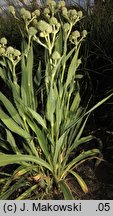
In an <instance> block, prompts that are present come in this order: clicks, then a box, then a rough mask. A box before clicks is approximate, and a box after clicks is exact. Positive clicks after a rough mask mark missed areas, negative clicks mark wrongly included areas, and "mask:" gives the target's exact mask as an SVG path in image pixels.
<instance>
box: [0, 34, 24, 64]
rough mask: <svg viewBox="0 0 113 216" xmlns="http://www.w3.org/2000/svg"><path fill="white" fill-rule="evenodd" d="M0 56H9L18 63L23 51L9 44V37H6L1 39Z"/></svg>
mask: <svg viewBox="0 0 113 216" xmlns="http://www.w3.org/2000/svg"><path fill="white" fill-rule="evenodd" d="M0 56H4V57H7V58H8V59H10V60H11V61H12V62H13V63H15V64H16V63H18V61H19V60H20V56H21V52H20V51H19V50H17V49H14V48H13V47H11V46H7V39H6V38H5V37H3V38H1V39H0Z"/></svg>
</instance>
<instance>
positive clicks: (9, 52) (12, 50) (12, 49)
mask: <svg viewBox="0 0 113 216" xmlns="http://www.w3.org/2000/svg"><path fill="white" fill-rule="evenodd" d="M7 54H14V48H13V47H12V46H9V47H8V48H7Z"/></svg>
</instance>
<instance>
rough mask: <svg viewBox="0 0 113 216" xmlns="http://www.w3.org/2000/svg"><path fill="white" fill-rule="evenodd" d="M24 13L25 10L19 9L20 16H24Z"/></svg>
mask: <svg viewBox="0 0 113 216" xmlns="http://www.w3.org/2000/svg"><path fill="white" fill-rule="evenodd" d="M25 12H26V9H25V8H21V10H20V14H21V15H22V16H23V15H24V14H25Z"/></svg>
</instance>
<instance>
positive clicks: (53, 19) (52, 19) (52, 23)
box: [50, 17, 58, 25]
mask: <svg viewBox="0 0 113 216" xmlns="http://www.w3.org/2000/svg"><path fill="white" fill-rule="evenodd" d="M57 23H58V20H57V19H56V18H55V17H51V18H50V24H51V25H57Z"/></svg>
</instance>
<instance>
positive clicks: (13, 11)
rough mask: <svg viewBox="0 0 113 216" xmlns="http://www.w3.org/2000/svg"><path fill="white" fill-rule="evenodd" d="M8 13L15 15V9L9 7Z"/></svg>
mask: <svg viewBox="0 0 113 216" xmlns="http://www.w3.org/2000/svg"><path fill="white" fill-rule="evenodd" d="M9 12H10V13H12V14H13V15H15V9H14V7H13V6H12V5H11V6H9Z"/></svg>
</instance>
